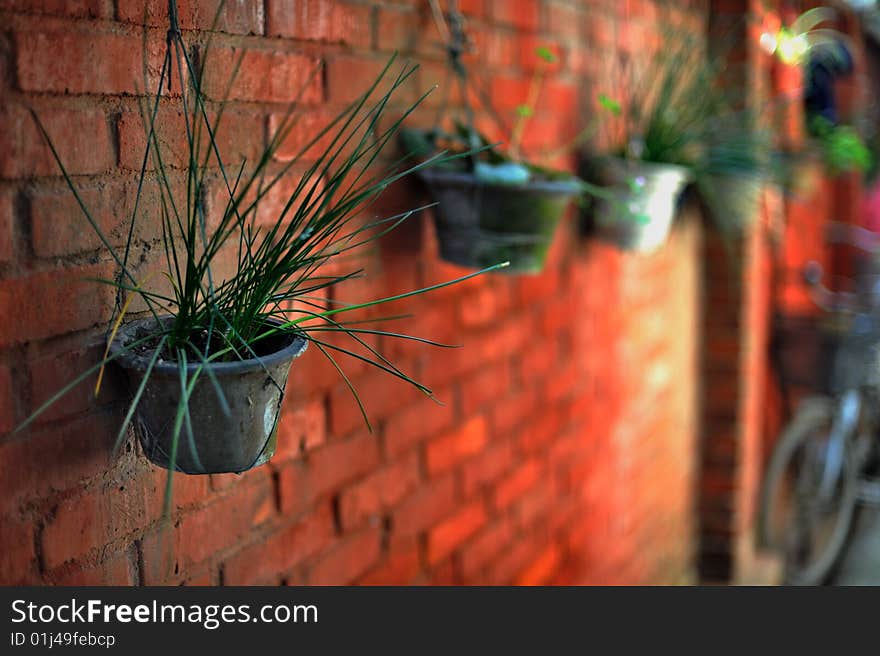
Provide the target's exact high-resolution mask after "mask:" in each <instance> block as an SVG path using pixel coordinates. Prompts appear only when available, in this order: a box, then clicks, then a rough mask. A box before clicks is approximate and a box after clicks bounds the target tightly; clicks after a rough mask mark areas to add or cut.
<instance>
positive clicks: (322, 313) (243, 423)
mask: <svg viewBox="0 0 880 656" xmlns="http://www.w3.org/2000/svg"><path fill="white" fill-rule="evenodd" d="M169 14H170V17H171V29H170V31H169V41H168V46H167V49H166V54H165V60H164V64H163V68H162V72H161V76H160V80H159V85H158V92H157V94H156V96H155V100H154V101H151V105H149V106H147V107H144V108H143V113H144V124H145V130H146V137H147V139H146V151H145V153H144V158H143V167H142V169H141V172H140V178H139V185H138V200H136V201H135V203H134V207H133V208H132V209H131V223H130V225H129V240H128V243H127V244H126V246H125V248H124V249H121V248H119V249H118V248H114V247H113V246H112V245H111V243H110V241H109V240H108V238H107V236H106V235H105V234H104V232H103V231H102V229H101V227H100V225H99V223H98V221H97V220H96V219H95V218H94V217H93V215H92V213H91V212H90V210H89V208H88V207H87V206H86V204H85V203H84V201H83V199H82V197H81V195H80V194H79V193H78V190H77V186H76V184H75V183H74V181H73V180H72V179H71V177H70V175H69V174H68V172H67V170H66V168H65V166H64V162H63V161H61V159H60V158H59V157H58V154H57V152H56V150H55V148H54V146H53V145H52V140H51V135H49V134H47V132H46V131H45V129H44V128H43V125H42V124H41V123H40V121H39V117H38V116H37V115H36V114H34V118H35V120H36V121H37V124H38V126H39V127H40V129H41V130H42V133H43V135H44V137H45V138H46V140H47V142H48V143H49V146H50V148H51V149H52V152H53V154H54V155H55V157H56V160H57V162H58V165H59V167H60V169H61V172H62V174H63V176H64V178H65V180H66V181H67V184H68V185H69V188H70V191H71V192H72V193H73V195H74V196H75V197H76V199H77V201H78V202H79V205H80V207H81V209H82V213H83V216H84V217H85V219H86V221H87V222H88V224H89V225H90V226H91V228H92V229H93V230H94V231H95V233H96V234H97V236H98V237H99V238H100V240H101V241H102V243H103V245H104V246H105V247H106V249H107V251H108V252H109V254H110V256H111V257H112V258H113V260H114V262H115V264H116V266H117V269H118V277H117V278H116V279H114V280H106V281H100V282H103V283H105V284H109V285H111V286H113V287H114V288H115V290H116V291H117V299H118V300H117V307H116V311H115V312H114V316H113V318H112V320H111V324H110V326H109V327H108V335H109V339H108V345H107V351H106V353H105V357H104V358H103V359H102V360H101V361H100V362H97V363H95V365H94V366H93V367H92V368H91V369H89V370H88V371H86V372H83V374H82V375H80V376H79V377H78V378H76V379H75V380H73V381H71V382H70V383H69V384H67V385H65V386H64V387H63V388H62V389H61V390H59V391H58V393H56V394H55V395H53V396H52V397H51V398H50V399H49V400H48V401H46V403H45V404H43V405H42V406H41V407H40V408H38V409H37V410H36V411H35V412H34V414H33V415H32V416H31V417H30V418H29V419H28V420H27V421H26V422H25V423H24V424H23V425H22V426H20V427H19V430H21V429H22V428H24V427H25V426H26V425H28V424H29V423H30V422H31V421H33V419H35V418H36V417H37V416H38V415H39V414H41V413H42V412H43V411H44V410H46V409H47V408H48V407H50V406H51V405H52V404H53V403H54V402H56V401H57V400H58V399H59V398H60V397H62V396H63V395H64V394H66V393H67V392H69V391H70V390H71V389H73V387H75V386H76V385H78V384H80V383H81V382H82V381H84V380H85V379H86V378H87V377H89V376H92V375H94V374H95V372H97V371H100V372H101V374H103V370H104V367H105V366H107V365H108V364H110V363H113V364H118V365H121V367H122V368H123V369H124V370H125V372H126V374H127V377H128V380H129V381H130V386H131V397H132V398H131V403H130V405H129V407H128V410H127V411H126V413H125V416H124V418H123V421H122V423H121V425H120V427H119V431H118V434H117V437H116V445H117V448H118V446H119V445H120V444H122V443H123V442H124V440H125V438H126V435H127V431H128V429H129V427H130V426H131V425H132V424H134V428H135V433H136V434H137V437H138V439H139V441H140V444H141V446H142V447H143V451H144V454H145V455H146V456H147V458H149V459H150V461H151V462H153V463H155V464H156V465H159V466H160V467H164V468H167V469H168V470H169V475H168V488H167V494H166V504H165V505H166V511H167V509H168V499H169V497H170V490H171V480H172V472H174V471H180V472H184V473H187V474H209V473H221V472H242V471H245V470H247V469H250V468H252V467H255V466H258V465H261V464H263V463H265V462H266V461H268V460H269V458H271V456H272V454H273V452H274V450H275V440H276V436H277V426H278V421H279V414H280V411H281V407H282V402H283V398H284V390H285V384H286V380H287V376H288V372H289V370H290V368H291V365H292V364H293V362H294V360H295V359H296V358H297V357H299V355H301V354H302V353H303V352H304V351H305V349H306V347H308V346H311V347H313V348H316V349H318V350H319V351H320V352H321V353H323V354H324V355H325V356H326V358H327V360H328V362H329V365H330V366H333V367H335V368H336V369H337V370H338V372H339V374H340V376H341V377H342V379H343V380H344V381H345V383H346V384H347V385H348V386H349V388H350V389H351V391H352V393H353V396H354V402H356V403H357V404H358V405H359V407H360V409H361V412H362V413H363V416H364V420H365V422H367V425H368V426H369V421H368V418H367V413H366V409H365V408H364V407H363V405H362V404H361V401H360V399H359V397H358V394H357V390H356V389H355V388H354V387H353V386H352V384H351V383H350V381H349V379H348V378H347V377H346V375H345V373H344V369H343V367H342V364H341V363H340V362H339V361H338V359H339V357H340V356H348V357H352V358H356V359H357V360H360V361H362V362H366V363H368V364H369V365H372V366H374V367H376V368H378V369H381V370H382V371H384V372H387V373H388V374H389V375H390V376H395V377H397V378H399V379H402V380H404V381H406V382H408V383H410V384H411V385H413V386H415V387H416V388H418V389H419V390H421V391H422V392H424V393H425V394H427V395H430V394H431V391H430V389H428V388H427V387H426V386H425V385H423V384H421V383H420V382H418V381H416V380H415V379H413V378H412V377H410V376H409V375H408V374H406V373H404V372H403V371H402V370H401V369H399V368H398V367H397V366H395V365H394V364H393V363H392V362H390V361H389V360H387V359H386V358H385V357H384V356H382V355H381V354H380V353H379V352H378V351H377V350H376V349H375V348H373V347H372V346H371V345H370V343H369V341H368V340H367V338H369V337H373V336H376V335H381V336H387V337H393V338H400V339H413V340H418V341H421V342H427V343H429V344H435V343H434V342H431V341H429V340H424V339H421V338H417V337H413V336H408V335H404V334H400V333H398V332H388V331H385V330H382V329H381V326H376V327H371V326H370V325H369V324H368V323H365V322H364V321H363V318H362V317H360V316H357V315H356V312H357V311H358V310H361V309H364V308H368V307H372V306H376V305H381V304H383V303H386V302H389V301H395V300H400V299H403V298H406V297H409V296H413V295H416V294H421V293H424V292H427V291H430V290H432V289H436V288H439V287H444V286H446V285H448V284H452V283H453V282H457V281H451V282H448V283H442V284H438V285H435V286H432V287H427V288H422V289H416V290H413V291H411V292H407V293H402V294H398V295H395V296H393V297H389V298H379V299H374V300H370V301H367V302H364V303H360V304H355V305H338V304H336V305H332V304H331V305H329V307H330V309H327V308H328V305H327V301H326V299H325V298H324V295H325V294H327V292H328V290H330V289H331V288H332V287H333V286H334V285H337V284H339V283H341V282H344V281H346V280H349V279H352V278H355V277H358V276H359V275H361V272H360V271H359V270H352V271H345V268H346V267H345V264H346V263H345V260H344V257H345V254H347V253H350V252H352V251H354V250H355V249H359V248H362V247H365V246H367V245H368V244H370V243H373V242H375V240H377V239H379V238H380V237H381V236H383V235H384V234H386V233H387V232H389V231H390V230H393V229H394V228H395V227H397V226H398V225H400V224H401V223H402V222H403V221H404V220H406V219H407V217H409V216H410V215H411V214H412V213H413V212H406V213H403V214H400V215H397V216H392V217H384V218H381V219H369V220H368V219H366V218H365V216H364V214H365V212H366V210H367V209H368V208H369V207H370V205H371V203H372V202H373V201H375V200H376V198H377V197H378V196H379V195H380V194H381V193H382V192H383V191H384V190H385V189H386V188H387V187H388V186H389V185H392V184H393V183H395V182H396V181H398V180H400V179H402V178H404V177H405V176H407V175H409V174H411V173H414V172H417V171H419V170H420V169H421V168H423V167H424V166H428V165H431V164H434V163H437V164H442V163H444V162H446V161H448V160H449V159H454V158H455V157H456V155H450V156H445V155H442V154H440V155H438V156H437V157H436V158H435V159H429V160H427V161H426V162H422V163H419V164H416V165H414V166H411V167H409V168H404V169H400V168H395V169H390V170H378V169H377V166H376V159H377V157H378V156H379V154H380V152H381V151H382V149H383V148H384V147H385V146H386V144H387V143H388V141H389V140H391V139H392V138H394V136H395V134H396V132H397V130H398V129H399V127H400V125H401V122H402V121H403V120H404V119H405V118H406V116H408V115H409V113H410V112H411V111H412V110H413V109H414V107H415V105H417V104H418V102H421V99H420V100H419V101H418V102H416V103H415V104H414V105H412V106H410V107H409V108H408V109H407V111H405V112H403V115H402V116H401V117H400V118H399V119H398V120H396V121H392V122H390V124H389V125H388V126H386V127H381V128H380V125H384V123H383V119H384V118H385V108H386V106H387V105H388V104H389V102H391V101H392V99H393V98H394V97H395V93H396V92H397V91H398V90H399V89H400V88H401V86H403V85H404V84H406V83H407V81H408V80H409V79H410V77H411V76H412V73H413V72H414V70H415V67H414V66H411V65H405V66H402V67H401V68H400V70H399V72H396V73H395V72H394V70H395V68H396V65H395V64H394V57H392V58H391V60H390V61H389V62H388V64H387V65H386V66H385V68H384V70H383V71H382V72H381V74H380V75H379V76H378V77H377V78H376V79H375V80H374V81H373V82H372V83H371V84H370V85H369V87H368V88H367V89H366V90H365V91H364V93H363V94H362V95H361V96H360V97H359V98H358V99H357V100H356V101H355V102H353V103H352V104H351V105H349V106H348V107H347V108H345V109H344V110H343V111H341V112H340V113H339V114H338V115H337V116H336V117H335V118H334V119H333V120H332V121H331V122H330V123H329V124H328V125H327V126H326V127H325V128H323V129H321V130H318V131H316V132H315V134H314V135H313V136H312V138H311V139H310V140H309V141H308V143H306V144H305V145H303V146H302V148H301V149H300V151H299V154H298V155H297V156H296V157H294V158H293V159H291V160H290V161H289V162H287V163H285V164H284V165H283V166H281V167H280V169H279V168H277V166H278V165H277V164H275V163H273V156H274V155H275V153H276V152H277V150H278V148H279V146H280V144H281V143H283V141H284V140H285V138H286V136H287V135H288V134H289V133H290V131H291V129H292V128H293V127H294V125H295V121H296V118H295V116H296V115H295V113H294V109H295V107H296V105H297V103H296V102H294V103H293V104H292V105H291V107H290V108H289V110H288V111H287V113H286V114H285V115H284V117H283V119H282V120H281V121H279V124H278V126H277V129H275V130H274V131H273V133H272V134H271V135H270V136H269V137H268V139H267V144H266V145H265V148H264V149H263V150H262V152H261V153H260V156H259V157H258V159H257V160H256V161H254V162H253V163H248V162H240V163H239V164H237V165H235V166H231V165H229V164H228V159H227V158H225V157H224V156H223V154H222V153H221V147H220V144H219V143H218V140H217V139H216V137H215V135H216V134H217V133H218V130H219V129H220V124H221V121H222V118H223V111H222V107H223V104H222V101H220V106H219V108H218V107H217V102H215V101H214V100H213V99H209V98H207V97H206V94H205V92H204V90H203V89H202V86H201V80H203V79H205V72H206V70H207V67H209V66H210V65H211V57H210V48H209V47H208V48H205V50H204V51H203V56H202V57H201V58H200V63H199V64H198V66H197V65H196V64H194V62H193V61H192V60H191V58H190V56H189V53H190V52H191V50H190V49H189V47H188V45H187V44H186V43H184V40H183V38H182V35H181V32H180V30H179V29H178V26H177V24H176V20H175V17H176V15H177V14H176V3H175V0H170V3H169ZM240 63H241V62H240V61H239V62H238V63H237V64H236V66H235V67H234V69H233V72H232V73H231V74H230V79H229V85H228V87H229V88H231V87H232V85H233V83H234V77H235V72H236V71H237V70H238V66H239V65H240ZM172 70H175V71H185V73H186V74H185V76H184V77H185V78H186V79H187V80H188V86H187V87H186V88H184V89H182V90H180V92H179V95H178V96H177V97H176V101H177V102H179V103H180V104H181V108H182V110H183V116H184V117H185V125H184V126H183V128H182V134H180V135H178V136H179V137H180V138H181V139H182V140H183V141H185V144H186V147H185V149H184V150H185V153H186V163H185V172H184V175H183V177H182V179H181V176H180V175H178V174H173V173H172V172H171V171H170V170H169V168H168V164H167V162H168V161H169V159H170V154H169V153H168V152H167V149H166V147H165V146H164V145H163V143H164V142H165V141H166V140H167V139H168V138H169V137H168V135H169V132H170V130H171V128H172V126H168V125H160V122H161V120H160V119H159V118H157V116H159V115H160V114H159V112H158V107H159V103H160V99H161V96H162V93H161V91H162V89H163V88H168V84H169V80H170V79H171V71H172ZM315 74H316V75H319V74H320V73H319V72H318V71H315ZM227 93H228V91H227ZM423 98H424V96H423V97H422V99H423ZM160 130H161V133H162V135H163V139H161V140H160V139H159V137H158V134H159V132H160ZM317 144H321V145H322V150H321V152H320V153H319V154H317V155H310V156H309V160H306V159H305V157H304V155H305V154H306V153H308V152H310V151H312V150H314V149H316V145H317ZM148 162H151V163H152V164H153V167H154V173H153V175H150V176H148V175H147V164H148ZM294 167H302V170H303V173H302V175H301V176H300V177H299V180H298V182H294V183H290V182H288V181H289V180H290V179H291V176H290V175H289V173H290V172H291V171H292V170H296V171H298V170H300V168H296V169H294ZM151 185H152V186H154V187H155V188H156V189H155V191H156V196H157V197H158V199H159V209H160V210H161V223H162V225H161V228H162V230H161V246H160V249H161V255H162V258H161V263H162V264H161V265H160V267H159V269H160V270H159V275H157V276H153V277H152V278H146V277H145V278H141V277H139V276H138V274H137V269H136V268H135V267H134V266H133V265H132V263H131V259H132V255H133V252H134V251H135V250H136V247H137V245H136V243H135V242H133V241H132V237H131V236H132V235H134V234H138V227H137V226H138V223H139V221H142V220H143V215H144V212H143V206H144V203H143V202H141V200H140V199H141V195H142V193H143V190H145V189H146V188H147V187H148V186H151ZM212 185H213V186H214V187H216V186H219V188H220V189H222V193H221V194H220V196H221V202H219V203H217V205H218V206H217V207H214V206H212V205H207V206H206V203H205V202H204V200H205V197H206V196H207V195H208V190H209V189H210V188H212ZM270 193H273V194H276V197H277V194H278V193H281V194H283V197H284V202H283V203H282V204H281V209H280V210H277V212H276V213H275V214H273V215H271V216H270V217H269V218H268V219H267V218H266V217H265V216H262V217H260V218H259V219H258V213H259V212H261V210H260V208H261V207H262V206H263V204H264V203H265V201H266V198H267V195H268V194H270ZM273 207H275V205H274V203H273ZM414 211H415V210H414ZM493 264H496V265H497V266H496V267H491V268H497V267H498V266H503V265H504V263H503V262H502V263H500V264H499V263H493ZM340 271H341V272H340ZM479 273H481V272H476V273H473V274H471V275H469V276H465V277H464V278H469V277H472V276H473V275H478V274H479ZM464 278H460V279H459V280H463V279H464ZM157 283H159V284H157ZM163 283H164V284H163ZM133 300H136V301H138V303H140V304H142V306H143V307H144V308H146V309H145V310H144V311H143V312H142V313H141V315H142V316H137V317H133V316H132V312H130V309H131V307H132V305H131V303H132V301H133ZM355 316H357V319H358V320H357V321H355V320H354V317H355ZM346 339H347V340H348V343H346ZM435 345H437V346H442V345H439V344H435ZM100 384H101V383H100V376H99V387H100Z"/></svg>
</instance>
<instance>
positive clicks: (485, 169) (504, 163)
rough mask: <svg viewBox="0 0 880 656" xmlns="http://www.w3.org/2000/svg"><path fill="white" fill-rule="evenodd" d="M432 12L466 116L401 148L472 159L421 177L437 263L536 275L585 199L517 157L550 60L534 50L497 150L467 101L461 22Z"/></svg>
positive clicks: (405, 137) (565, 177)
mask: <svg viewBox="0 0 880 656" xmlns="http://www.w3.org/2000/svg"><path fill="white" fill-rule="evenodd" d="M431 6H432V8H433V9H434V15H435V17H436V18H437V20H438V28H439V29H440V32H441V34H442V35H443V36H444V40H445V41H446V43H447V55H448V62H449V70H450V72H451V74H452V75H454V76H455V79H456V80H457V82H458V84H459V87H460V89H461V90H462V94H461V95H462V98H463V102H464V103H465V111H464V114H465V117H464V120H456V121H453V122H452V125H451V126H450V127H448V128H447V129H446V130H444V129H442V128H439V127H438V128H434V129H430V130H422V129H415V128H406V129H404V130H402V132H401V144H402V147H403V150H404V151H406V153H407V154H408V155H409V156H411V157H414V158H416V159H420V160H422V161H425V160H426V159H429V158H432V157H436V154H437V153H438V152H443V151H447V152H454V153H460V154H464V153H468V152H469V153H470V154H468V155H466V156H462V157H460V158H458V159H455V160H447V161H443V162H437V161H434V162H431V163H430V164H429V165H428V166H424V167H422V168H421V169H420V170H419V174H418V175H419V177H420V178H421V179H422V180H423V181H424V183H425V184H426V186H427V188H428V191H429V193H430V195H431V197H432V198H433V199H434V200H435V201H436V207H435V208H434V212H433V215H434V225H435V228H436V233H437V239H438V242H439V246H440V256H441V257H442V258H443V259H444V260H446V261H448V262H451V263H453V264H457V265H460V266H464V267H469V268H475V269H480V268H484V267H488V266H491V265H492V264H495V263H497V262H502V261H506V262H509V263H510V265H509V266H508V267H506V268H505V269H504V271H505V272H506V273H513V274H534V273H540V272H541V271H542V270H543V269H544V264H545V261H546V256H547V251H548V249H549V247H550V244H551V242H552V241H553V237H554V235H555V234H556V229H557V226H558V225H559V221H560V219H561V218H562V216H563V214H564V212H565V210H566V208H567V207H568V206H569V205H570V203H571V201H572V200H573V199H575V198H576V197H578V196H580V195H581V194H582V193H583V192H584V183H583V182H582V181H581V180H579V179H578V178H577V177H576V176H574V175H572V174H571V173H567V172H564V171H556V170H551V169H548V168H546V167H542V166H539V165H537V164H535V163H534V162H531V161H529V160H528V159H527V158H526V157H525V156H524V155H523V153H522V148H521V144H522V139H523V135H524V133H525V130H526V128H527V125H528V122H529V119H530V118H531V117H532V115H533V113H534V111H535V107H536V104H537V102H538V99H539V96H540V91H541V87H542V84H543V81H544V77H545V75H546V71H547V67H548V66H549V65H552V64H553V63H554V61H555V56H554V54H553V53H552V52H551V51H550V50H549V49H548V48H546V47H539V48H537V49H536V51H535V57H536V60H537V66H536V68H535V71H534V74H533V76H532V79H531V82H530V85H529V89H528V92H527V93H528V97H527V98H526V99H525V102H524V103H523V104H521V105H519V106H518V107H517V115H516V121H515V124H514V125H513V127H512V129H511V131H510V137H509V139H508V141H507V144H506V148H505V149H504V150H502V149H501V148H500V145H499V144H495V143H491V142H490V141H489V140H488V139H487V138H486V137H485V136H484V135H482V134H481V133H480V132H478V131H477V129H476V128H475V125H474V119H473V110H472V108H471V107H470V105H469V104H468V100H467V99H468V96H469V93H470V91H471V88H470V87H471V86H472V82H471V80H470V77H469V75H468V71H467V69H466V68H465V65H464V63H463V62H462V59H461V56H462V54H463V53H464V52H465V50H466V42H467V39H466V37H465V34H464V32H463V20H462V18H461V16H460V15H459V14H458V13H457V12H455V11H453V12H450V16H449V18H450V22H449V24H447V23H446V21H445V19H444V18H443V13H442V12H441V11H440V9H439V4H438V3H437V1H436V0H431ZM475 91H476V92H477V93H478V95H481V96H482V97H485V94H480V93H479V92H480V90H478V89H477V90H475ZM492 113H493V114H494V110H492Z"/></svg>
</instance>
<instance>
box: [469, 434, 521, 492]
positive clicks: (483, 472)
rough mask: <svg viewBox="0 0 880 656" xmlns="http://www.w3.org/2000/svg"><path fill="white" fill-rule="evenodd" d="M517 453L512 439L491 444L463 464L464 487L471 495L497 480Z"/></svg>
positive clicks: (507, 468) (512, 462)
mask: <svg viewBox="0 0 880 656" xmlns="http://www.w3.org/2000/svg"><path fill="white" fill-rule="evenodd" d="M515 458H516V454H515V453H514V450H513V444H512V442H510V441H505V442H500V443H497V444H494V443H493V444H490V445H489V446H488V447H487V448H486V449H485V450H484V451H483V452H482V453H480V454H479V455H477V456H476V457H475V458H473V459H472V460H470V461H468V462H466V463H464V465H463V466H462V488H463V490H464V495H465V497H470V496H472V495H473V494H475V493H476V492H477V491H479V490H480V489H481V488H483V487H484V486H487V485H490V484H491V483H492V482H494V481H497V480H498V479H499V478H500V477H501V476H502V475H503V474H504V473H506V472H507V471H508V470H509V469H510V468H511V466H512V465H513V464H514V460H515Z"/></svg>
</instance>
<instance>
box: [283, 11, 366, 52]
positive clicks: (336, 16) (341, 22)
mask: <svg viewBox="0 0 880 656" xmlns="http://www.w3.org/2000/svg"><path fill="white" fill-rule="evenodd" d="M371 13H372V12H371V8H370V7H369V6H366V5H355V4H348V3H343V2H324V1H323V0H304V1H303V2H287V1H286V0H269V2H268V3H267V5H266V33H267V34H269V35H270V36H281V37H285V38H289V39H301V40H309V41H325V42H330V43H347V44H349V45H352V46H355V47H361V48H369V47H370V44H371V40H372V16H371Z"/></svg>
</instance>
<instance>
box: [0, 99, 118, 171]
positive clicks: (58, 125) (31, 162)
mask: <svg viewBox="0 0 880 656" xmlns="http://www.w3.org/2000/svg"><path fill="white" fill-rule="evenodd" d="M37 115H38V116H39V117H40V120H41V121H42V123H43V125H44V127H45V128H46V131H47V132H48V134H49V137H50V138H51V139H52V142H53V143H54V145H55V149H56V150H57V151H58V156H59V157H60V158H61V161H62V163H63V164H64V167H65V169H67V171H68V173H70V174H88V173H100V172H102V171H105V170H107V169H109V168H110V167H111V166H113V163H114V154H113V146H112V142H111V140H110V126H109V125H108V123H107V120H106V118H105V116H104V114H103V112H101V111H100V110H97V109H88V110H71V109H41V110H39V111H38V112H37ZM33 175H58V176H60V175H61V169H60V168H59V167H58V164H57V162H56V161H55V158H54V157H53V156H52V152H51V151H50V150H49V147H48V146H47V145H46V142H45V140H44V138H43V136H42V134H41V133H40V132H39V130H38V128H37V125H36V123H34V120H33V117H32V116H31V115H30V114H29V113H28V111H27V110H26V109H25V108H23V107H20V106H15V105H13V106H6V107H5V108H3V109H0V177H3V178H23V177H28V176H33Z"/></svg>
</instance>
